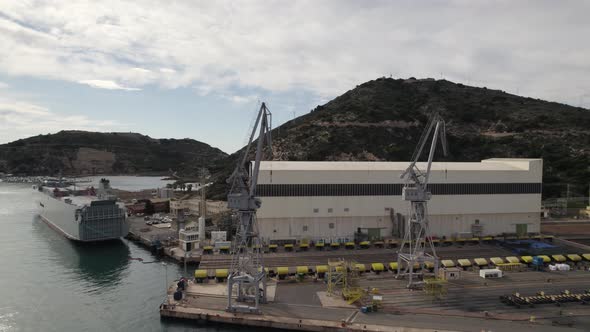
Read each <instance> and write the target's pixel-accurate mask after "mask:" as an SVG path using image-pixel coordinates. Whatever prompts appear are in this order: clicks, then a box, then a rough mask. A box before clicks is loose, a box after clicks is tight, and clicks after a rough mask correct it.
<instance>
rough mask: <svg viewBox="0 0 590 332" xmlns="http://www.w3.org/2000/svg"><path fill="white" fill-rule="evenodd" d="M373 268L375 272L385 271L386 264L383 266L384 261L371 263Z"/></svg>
mask: <svg viewBox="0 0 590 332" xmlns="http://www.w3.org/2000/svg"><path fill="white" fill-rule="evenodd" d="M371 270H373V271H375V272H381V271H385V266H383V263H373V264H371Z"/></svg>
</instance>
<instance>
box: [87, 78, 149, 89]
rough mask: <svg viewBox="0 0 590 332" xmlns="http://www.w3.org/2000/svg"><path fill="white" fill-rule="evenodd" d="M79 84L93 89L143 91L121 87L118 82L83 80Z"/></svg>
mask: <svg viewBox="0 0 590 332" xmlns="http://www.w3.org/2000/svg"><path fill="white" fill-rule="evenodd" d="M78 83H82V84H86V85H89V86H91V87H93V88H98V89H107V90H128V91H137V90H141V89H138V88H129V87H125V86H121V85H119V84H118V83H117V82H113V81H106V80H82V81H78Z"/></svg>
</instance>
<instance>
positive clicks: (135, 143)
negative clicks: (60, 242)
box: [0, 131, 227, 175]
mask: <svg viewBox="0 0 590 332" xmlns="http://www.w3.org/2000/svg"><path fill="white" fill-rule="evenodd" d="M226 156H227V155H226V154H225V153H224V152H223V151H221V150H219V149H217V148H213V147H211V146H209V145H207V144H205V143H202V142H198V141H195V140H192V139H154V138H151V137H149V136H145V135H141V134H137V133H98V132H86V131H60V132H58V133H56V134H50V135H39V136H34V137H30V138H26V139H21V140H18V141H14V142H11V143H8V144H4V145H0V171H5V172H10V173H16V174H27V175H35V174H43V175H46V174H57V173H58V172H60V171H62V172H63V173H64V174H92V173H117V174H138V173H140V174H147V173H153V174H165V173H168V172H169V171H174V172H178V173H179V174H193V173H196V172H197V170H198V169H199V168H201V167H206V166H208V165H209V164H210V163H212V162H215V161H217V160H220V159H222V158H225V157H226Z"/></svg>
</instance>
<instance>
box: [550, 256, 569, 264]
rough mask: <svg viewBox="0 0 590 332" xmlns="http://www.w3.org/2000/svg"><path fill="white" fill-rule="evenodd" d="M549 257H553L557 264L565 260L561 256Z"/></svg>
mask: <svg viewBox="0 0 590 332" xmlns="http://www.w3.org/2000/svg"><path fill="white" fill-rule="evenodd" d="M551 257H553V260H555V261H556V262H559V263H563V262H565V261H566V258H565V256H563V255H553V256H551Z"/></svg>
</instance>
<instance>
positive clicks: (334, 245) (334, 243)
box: [330, 242, 340, 248]
mask: <svg viewBox="0 0 590 332" xmlns="http://www.w3.org/2000/svg"><path fill="white" fill-rule="evenodd" d="M330 247H332V248H339V247H340V242H332V243H330Z"/></svg>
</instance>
